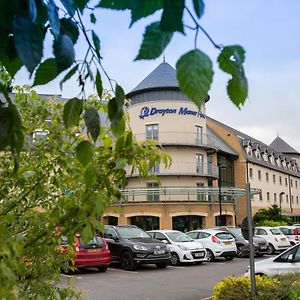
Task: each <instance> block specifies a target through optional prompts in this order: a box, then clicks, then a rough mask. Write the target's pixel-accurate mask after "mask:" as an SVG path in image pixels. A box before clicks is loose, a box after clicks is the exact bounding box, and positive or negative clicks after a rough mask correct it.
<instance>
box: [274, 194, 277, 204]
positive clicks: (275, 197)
mask: <svg viewBox="0 0 300 300" xmlns="http://www.w3.org/2000/svg"><path fill="white" fill-rule="evenodd" d="M276 202H277V195H276V193H274V204H276Z"/></svg>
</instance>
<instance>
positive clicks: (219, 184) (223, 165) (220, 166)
mask: <svg viewBox="0 0 300 300" xmlns="http://www.w3.org/2000/svg"><path fill="white" fill-rule="evenodd" d="M222 169H227V166H226V165H225V164H219V165H218V170H219V178H218V188H219V194H218V200H219V222H218V223H219V224H218V226H223V225H224V226H225V225H226V222H225V224H223V217H222V190H221V186H222V175H221V170H222Z"/></svg>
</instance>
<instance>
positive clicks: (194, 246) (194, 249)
mask: <svg viewBox="0 0 300 300" xmlns="http://www.w3.org/2000/svg"><path fill="white" fill-rule="evenodd" d="M147 233H148V234H150V235H151V236H152V237H154V238H155V239H157V240H160V241H163V242H165V243H166V244H167V247H168V248H169V249H170V251H171V259H170V264H171V265H173V266H176V265H179V264H180V263H196V262H197V263H202V262H204V261H207V258H206V250H205V249H204V248H203V246H202V245H201V244H200V243H197V242H194V241H193V240H192V239H191V238H189V237H188V236H187V235H186V234H184V233H182V232H181V231H178V230H151V231H147Z"/></svg>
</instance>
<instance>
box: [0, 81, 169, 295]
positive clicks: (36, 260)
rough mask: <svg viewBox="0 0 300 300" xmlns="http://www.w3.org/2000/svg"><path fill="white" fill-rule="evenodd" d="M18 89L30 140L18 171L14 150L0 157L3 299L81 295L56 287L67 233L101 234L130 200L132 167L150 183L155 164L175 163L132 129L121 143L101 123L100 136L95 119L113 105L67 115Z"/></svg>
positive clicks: (93, 102) (93, 101)
mask: <svg viewBox="0 0 300 300" xmlns="http://www.w3.org/2000/svg"><path fill="white" fill-rule="evenodd" d="M16 90H17V93H16V94H15V97H14V105H15V106H16V108H17V109H18V110H19V111H20V113H21V114H22V119H23V134H24V136H25V137H26V138H25V139H24V148H23V149H22V150H21V152H20V155H19V158H18V164H19V167H18V169H17V171H14V169H15V168H14V162H13V161H12V160H11V159H10V152H8V151H6V152H2V153H1V156H0V162H1V163H0V174H1V185H0V199H1V202H0V218H1V223H0V258H1V259H0V287H1V288H0V298H1V299H69V298H72V297H79V293H78V292H76V291H74V290H72V289H71V288H58V286H57V282H58V281H59V279H60V268H61V266H62V264H63V261H64V260H65V259H66V257H64V256H63V255H58V253H59V252H58V249H59V245H60V238H61V235H65V236H68V239H69V240H70V244H71V245H72V240H73V239H74V235H75V233H78V232H80V233H81V235H82V237H83V239H84V241H89V240H90V239H91V237H92V236H93V235H94V233H95V230H96V229H97V230H102V229H103V228H102V225H101V224H100V217H101V216H102V214H103V212H104V211H105V209H106V208H107V206H109V205H110V204H111V203H113V202H114V201H115V200H116V199H123V196H122V194H121V193H120V187H122V186H125V185H126V183H127V179H126V172H125V170H124V168H125V166H127V167H132V168H135V169H137V170H139V171H140V174H142V175H143V176H144V177H147V176H148V169H149V168H151V167H152V166H153V164H154V163H155V162H158V163H160V162H161V163H166V165H168V164H169V157H168V156H167V155H165V154H164V153H163V152H162V151H161V150H160V148H159V147H157V146H156V144H155V143H152V142H147V141H146V142H143V143H141V144H139V143H137V141H136V140H135V138H134V136H133V134H132V132H131V131H130V130H128V129H124V130H123V131H122V133H120V134H119V135H118V137H117V138H115V137H113V136H112V135H111V132H110V129H109V128H107V127H105V126H103V125H101V124H100V127H99V128H100V131H99V132H98V131H96V130H95V128H98V127H97V126H93V123H92V122H91V120H93V121H94V120H95V119H97V117H96V116H93V114H94V113H96V114H97V115H98V113H97V111H102V112H104V113H107V111H108V110H109V109H108V105H107V103H110V102H109V101H102V102H101V101H99V99H98V98H97V97H96V96H94V97H89V98H88V99H87V101H86V102H85V103H82V102H81V101H80V100H78V99H72V101H70V102H68V106H69V105H70V106H72V107H71V108H68V106H65V107H64V109H65V111H63V103H61V102H59V101H58V100H57V99H51V100H46V99H43V98H41V97H40V96H39V95H38V94H37V93H36V92H34V91H32V90H31V89H30V87H23V88H22V87H17V88H16ZM107 97H108V98H109V95H107ZM94 108H96V109H97V111H96V112H95V111H94ZM68 109H70V110H72V111H77V110H78V109H80V110H82V112H84V119H85V123H84V122H83V121H80V120H79V118H77V119H76V120H75V119H73V118H72V119H68V116H69V114H66V110H68ZM63 112H64V113H63ZM91 116H93V117H91ZM124 119H126V115H125V114H124ZM64 123H65V124H66V125H67V129H64ZM86 124H87V127H88V133H86V131H85V128H86ZM39 132H43V133H46V135H38V133H39ZM123 200H124V199H123ZM57 229H59V230H57Z"/></svg>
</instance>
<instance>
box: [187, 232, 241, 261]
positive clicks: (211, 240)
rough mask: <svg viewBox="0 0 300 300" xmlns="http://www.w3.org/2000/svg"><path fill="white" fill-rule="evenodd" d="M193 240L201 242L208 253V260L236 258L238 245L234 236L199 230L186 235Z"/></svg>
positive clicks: (226, 233)
mask: <svg viewBox="0 0 300 300" xmlns="http://www.w3.org/2000/svg"><path fill="white" fill-rule="evenodd" d="M186 235H188V236H189V237H190V238H191V239H193V240H194V241H196V242H200V243H201V244H202V246H203V247H204V248H205V249H206V251H207V260H208V261H213V260H215V258H216V257H224V258H225V259H226V260H232V259H233V258H234V257H235V256H236V251H237V248H236V244H235V240H234V238H233V236H232V235H231V234H230V233H228V232H226V231H222V230H217V229H201V230H200V229H199V230H193V231H189V232H187V233H186Z"/></svg>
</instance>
